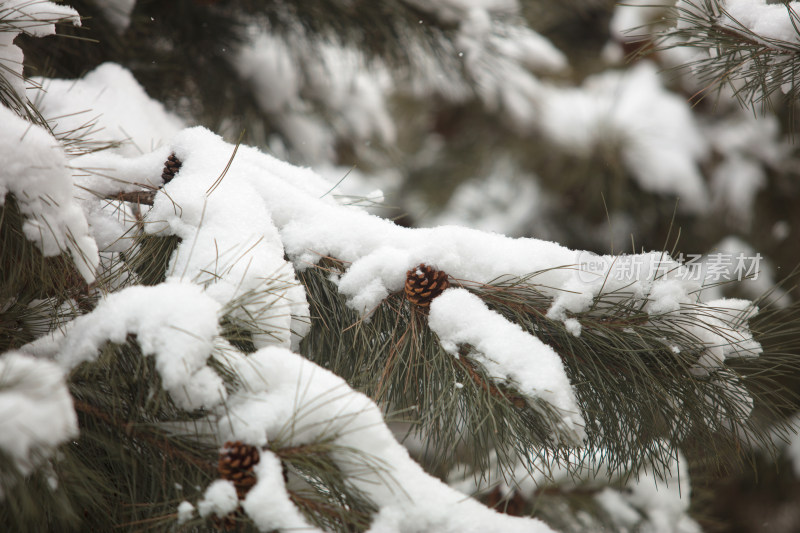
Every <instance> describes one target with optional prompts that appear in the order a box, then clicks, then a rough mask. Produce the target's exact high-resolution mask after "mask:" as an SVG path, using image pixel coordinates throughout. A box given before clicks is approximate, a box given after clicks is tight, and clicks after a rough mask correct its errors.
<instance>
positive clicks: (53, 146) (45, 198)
mask: <svg viewBox="0 0 800 533" xmlns="http://www.w3.org/2000/svg"><path fill="white" fill-rule="evenodd" d="M0 123H2V124H3V127H2V128H0V161H3V165H2V166H0V206H2V205H4V204H5V201H6V195H7V194H13V195H14V198H15V199H16V201H17V204H18V205H19V209H20V211H21V212H22V214H23V216H25V218H26V221H25V223H24V224H23V227H22V230H23V232H24V233H25V237H27V238H28V239H29V240H31V241H33V242H35V243H36V244H37V246H39V248H40V249H41V251H42V253H43V254H44V255H45V256H48V257H49V256H54V255H59V254H61V253H62V252H64V251H68V252H69V254H70V255H71V257H72V260H73V262H74V264H75V267H76V268H77V269H78V271H79V272H80V273H81V275H82V276H83V277H84V279H86V281H89V282H90V281H92V280H94V276H95V268H96V267H97V264H98V262H99V257H98V252H97V245H96V244H95V241H94V239H92V237H91V236H90V234H89V228H88V223H87V221H86V217H85V216H84V214H83V211H81V208H80V206H79V205H78V204H77V202H75V200H74V199H73V198H72V177H71V175H70V172H69V170H68V168H67V164H68V163H67V157H66V155H65V154H64V151H63V150H62V149H61V147H60V146H59V145H58V142H57V141H56V139H55V138H53V136H52V135H50V133H49V132H48V131H47V130H46V129H44V128H42V127H41V126H37V125H35V124H31V123H30V122H28V121H26V120H24V119H22V118H20V117H18V116H17V115H16V114H15V113H14V112H13V111H11V110H10V109H8V108H6V107H3V106H0Z"/></svg>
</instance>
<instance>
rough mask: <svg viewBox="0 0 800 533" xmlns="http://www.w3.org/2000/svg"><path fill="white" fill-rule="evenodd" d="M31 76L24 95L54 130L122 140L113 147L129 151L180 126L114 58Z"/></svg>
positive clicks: (149, 146) (157, 141)
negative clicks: (55, 74) (73, 76)
mask: <svg viewBox="0 0 800 533" xmlns="http://www.w3.org/2000/svg"><path fill="white" fill-rule="evenodd" d="M33 79H34V81H35V82H36V87H34V88H32V89H29V90H28V97H29V98H30V99H31V100H32V101H35V102H36V105H37V108H38V109H39V110H40V111H41V113H42V115H43V116H44V118H45V119H47V121H48V123H49V124H50V127H51V128H52V129H53V131H54V132H55V134H56V135H64V134H67V133H69V136H70V137H81V136H83V137H87V138H91V139H92V142H93V143H95V144H102V143H106V142H123V144H122V145H121V146H120V147H119V148H116V150H115V151H116V152H117V153H119V154H121V155H125V156H134V155H139V154H143V153H146V152H151V151H152V150H153V149H154V148H157V147H158V146H160V145H162V144H163V142H164V140H165V139H169V138H171V137H172V136H173V135H175V134H176V133H178V131H180V130H181V129H182V128H183V127H184V126H185V125H184V123H183V121H182V120H181V119H180V118H178V117H177V116H176V115H174V114H173V113H170V112H167V111H166V110H165V109H164V106H163V105H162V104H161V103H159V102H156V101H155V100H152V99H151V98H150V97H149V96H148V95H147V93H145V91H144V89H143V88H142V87H141V85H139V83H138V82H137V81H136V79H135V78H134V77H133V74H131V72H130V71H128V70H127V69H125V68H124V67H122V66H120V65H118V64H116V63H103V64H102V65H99V66H98V67H96V68H95V69H94V70H92V71H91V72H89V73H88V74H86V75H85V76H84V77H82V78H80V79H78V80H62V79H51V78H33ZM39 87H41V89H40V88H39Z"/></svg>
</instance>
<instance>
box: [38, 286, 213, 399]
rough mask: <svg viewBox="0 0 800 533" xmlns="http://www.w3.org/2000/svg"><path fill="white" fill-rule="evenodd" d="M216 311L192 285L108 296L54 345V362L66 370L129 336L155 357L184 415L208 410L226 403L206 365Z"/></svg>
mask: <svg viewBox="0 0 800 533" xmlns="http://www.w3.org/2000/svg"><path fill="white" fill-rule="evenodd" d="M219 309H220V306H219V304H218V303H217V302H215V301H214V300H213V299H211V298H210V297H208V296H207V295H206V294H204V293H203V291H202V289H201V288H200V287H198V286H196V285H193V284H190V283H181V282H179V281H177V280H173V281H168V282H166V283H162V284H161V285H158V286H151V287H148V286H142V285H137V286H133V287H128V288H126V289H123V290H121V291H119V292H115V293H113V294H109V295H108V296H106V297H105V298H104V299H103V300H101V301H100V303H98V305H97V307H96V308H95V309H94V310H93V311H92V312H91V313H89V314H86V315H82V316H80V317H78V318H76V319H75V320H73V321H72V322H70V323H69V324H68V328H67V331H66V333H64V334H63V336H62V337H57V338H56V339H54V343H55V345H56V348H55V350H56V360H57V361H58V362H59V363H60V364H61V365H62V366H63V367H64V368H65V369H67V370H69V369H72V368H75V367H76V366H77V365H79V364H80V363H82V362H84V361H92V360H94V359H96V358H97V355H98V351H99V350H100V348H101V347H102V346H103V344H105V343H106V342H114V343H118V344H123V343H125V341H126V338H127V336H128V335H129V334H134V335H136V342H137V343H138V345H139V346H140V347H141V349H142V353H143V354H144V355H153V356H154V357H155V360H156V369H157V370H158V372H159V374H160V375H161V379H162V383H163V386H164V390H166V391H168V392H169V393H170V395H171V396H172V399H173V400H174V401H175V403H176V404H177V405H178V406H179V407H182V408H184V409H197V408H200V407H211V406H214V405H217V404H218V403H219V402H220V401H222V400H224V399H225V396H226V391H225V387H224V384H223V382H222V379H221V378H220V377H219V376H218V375H217V374H216V373H215V372H214V371H213V370H212V369H211V368H210V367H209V366H207V365H206V360H207V359H208V357H209V356H210V355H211V352H212V349H213V342H214V338H215V336H216V335H217V332H218V329H219V326H218V313H219Z"/></svg>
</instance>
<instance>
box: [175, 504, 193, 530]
mask: <svg viewBox="0 0 800 533" xmlns="http://www.w3.org/2000/svg"><path fill="white" fill-rule="evenodd" d="M194 511H195V509H194V505H192V504H191V503H190V502H187V501H182V502H181V503H180V504H178V525H179V526H181V525H183V524H185V523H186V522H188V521H189V520H191V519H192V517H194Z"/></svg>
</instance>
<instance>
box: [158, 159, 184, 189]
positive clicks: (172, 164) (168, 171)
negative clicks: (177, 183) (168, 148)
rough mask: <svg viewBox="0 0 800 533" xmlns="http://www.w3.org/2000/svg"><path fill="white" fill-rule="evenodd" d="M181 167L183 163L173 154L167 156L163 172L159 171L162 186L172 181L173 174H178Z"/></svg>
mask: <svg viewBox="0 0 800 533" xmlns="http://www.w3.org/2000/svg"><path fill="white" fill-rule="evenodd" d="M182 165H183V163H182V162H181V160H180V159H178V158H177V157H176V156H175V154H170V155H169V157H168V158H167V161H166V163H164V170H162V171H161V179H162V181H163V182H164V185H166V184H167V183H169V182H170V181H172V178H174V177H175V174H177V173H178V171H179V170H180V169H181V166H182Z"/></svg>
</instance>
